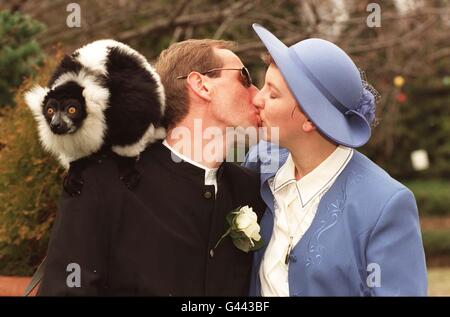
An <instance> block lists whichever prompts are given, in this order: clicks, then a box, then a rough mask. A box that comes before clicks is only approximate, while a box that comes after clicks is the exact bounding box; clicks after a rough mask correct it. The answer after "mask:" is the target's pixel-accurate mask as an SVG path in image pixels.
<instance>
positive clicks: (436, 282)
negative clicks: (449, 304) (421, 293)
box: [428, 267, 450, 296]
mask: <svg viewBox="0 0 450 317" xmlns="http://www.w3.org/2000/svg"><path fill="white" fill-rule="evenodd" d="M428 295H429V296H450V267H435V268H429V269H428Z"/></svg>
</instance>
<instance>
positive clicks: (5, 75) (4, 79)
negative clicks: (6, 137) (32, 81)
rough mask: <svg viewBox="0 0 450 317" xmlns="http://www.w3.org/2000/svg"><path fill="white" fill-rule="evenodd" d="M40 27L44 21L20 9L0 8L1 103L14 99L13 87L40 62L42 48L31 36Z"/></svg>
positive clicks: (34, 69)
mask: <svg viewBox="0 0 450 317" xmlns="http://www.w3.org/2000/svg"><path fill="white" fill-rule="evenodd" d="M43 29H44V26H43V24H41V23H39V22H37V21H35V20H33V19H31V18H30V17H27V16H24V15H22V14H21V13H18V12H14V13H11V12H9V11H0V74H1V76H0V107H2V106H5V105H11V104H13V103H14V100H13V96H14V89H16V88H17V87H18V86H19V85H20V83H21V82H22V80H23V78H24V77H28V76H29V75H31V74H33V73H35V72H36V65H39V64H41V63H42V58H43V54H42V51H41V49H40V47H39V44H38V43H37V42H36V41H35V40H34V39H33V38H34V37H35V36H36V35H37V34H38V33H39V32H41V31H42V30H43Z"/></svg>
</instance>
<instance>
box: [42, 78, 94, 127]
mask: <svg viewBox="0 0 450 317" xmlns="http://www.w3.org/2000/svg"><path fill="white" fill-rule="evenodd" d="M82 93H83V87H80V86H79V85H78V84H77V83H75V82H68V83H65V84H63V85H61V86H58V87H57V88H55V89H54V90H52V91H50V92H49V93H48V94H47V96H46V97H45V99H44V107H43V114H44V116H45V119H46V120H47V123H48V125H49V126H50V129H51V130H52V132H53V133H55V134H58V135H63V134H70V133H75V132H76V131H77V130H78V129H79V128H80V127H81V125H82V123H83V121H84V119H85V118H86V104H85V101H84V97H83V94H82Z"/></svg>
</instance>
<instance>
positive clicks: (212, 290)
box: [40, 40, 264, 296]
mask: <svg viewBox="0 0 450 317" xmlns="http://www.w3.org/2000/svg"><path fill="white" fill-rule="evenodd" d="M232 47H233V46H232V43H229V42H225V41H214V40H188V41H184V42H181V43H176V44H173V45H172V46H170V47H169V48H168V49H166V50H165V51H163V52H162V53H161V55H160V57H159V59H158V60H157V63H156V69H157V71H158V73H159V74H160V76H161V80H162V82H163V84H164V86H165V91H166V97H167V105H166V107H167V110H166V117H165V126H166V128H167V138H166V139H165V140H164V141H163V142H157V143H154V144H152V145H151V146H149V147H148V148H147V149H146V150H145V151H144V152H143V153H142V154H141V157H140V160H139V162H138V164H137V167H136V168H137V170H138V171H139V173H140V177H141V179H140V182H139V185H138V186H137V188H136V189H134V190H133V191H130V190H127V189H126V188H125V187H124V186H122V184H121V183H119V182H117V178H118V174H117V170H116V167H115V166H114V164H112V163H111V162H110V161H108V160H104V161H101V162H99V163H98V164H96V165H95V166H90V167H88V169H91V171H90V172H88V171H86V175H90V176H91V175H92V179H85V184H84V188H83V193H82V195H81V196H80V197H78V198H77V199H72V198H70V197H67V196H63V198H62V200H61V205H60V210H59V212H58V215H57V219H56V221H55V224H54V228H53V232H52V237H51V241H50V245H49V250H48V257H47V264H46V270H45V274H44V279H43V282H42V285H41V288H40V295H150V296H152V295H156V296H204V295H206V296H245V295H248V290H249V277H250V270H251V264H252V254H251V252H249V253H245V252H243V251H241V250H239V249H238V248H236V246H235V245H234V244H233V241H232V240H231V238H230V237H226V238H225V239H223V240H222V241H221V243H220V244H218V245H217V242H218V241H219V240H220V238H221V236H222V235H223V234H224V233H225V230H226V229H225V224H226V216H227V214H228V213H229V212H231V211H232V210H234V209H236V208H238V207H240V206H246V205H248V206H250V207H252V208H253V210H254V211H255V212H256V213H257V214H258V216H259V215H260V214H261V213H262V212H263V210H264V206H263V203H262V201H261V200H260V198H259V180H258V177H257V176H256V174H253V172H250V171H248V170H246V169H244V168H242V167H240V166H238V165H235V164H233V163H229V162H222V160H223V159H224V157H225V155H226V149H227V142H226V135H225V130H226V128H227V127H244V128H246V127H256V126H257V125H258V113H257V112H258V111H257V109H256V107H255V106H254V105H253V104H252V98H253V97H254V95H255V94H256V93H257V89H256V88H255V87H254V86H253V85H252V83H251V79H250V77H249V74H248V72H247V70H246V68H244V66H243V64H242V62H241V61H240V59H239V58H238V57H237V56H236V55H235V54H234V53H233V52H232V51H231V49H232ZM208 129H209V130H214V131H215V135H221V137H219V138H216V140H217V142H216V144H214V145H215V146H214V148H215V151H212V152H214V154H213V153H212V152H211V151H205V147H206V146H207V140H206V139H205V136H204V133H205V132H206V131H208ZM180 135H181V136H182V137H180ZM221 149H225V150H224V151H221ZM208 153H209V154H208ZM217 153H222V155H221V157H220V159H218V156H217ZM77 273H79V276H77V275H76V274H77ZM77 278H78V279H77Z"/></svg>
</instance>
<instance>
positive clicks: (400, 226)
mask: <svg viewBox="0 0 450 317" xmlns="http://www.w3.org/2000/svg"><path fill="white" fill-rule="evenodd" d="M253 28H254V30H255V31H256V33H257V34H258V36H259V37H260V39H261V40H262V42H263V43H264V45H265V46H266V48H267V49H268V51H269V54H270V60H269V68H268V70H267V73H266V78H265V84H264V87H263V88H262V89H261V91H260V92H259V93H258V94H257V95H256V96H255V98H254V103H255V104H256V105H257V107H258V108H259V110H260V116H261V121H262V124H263V128H265V130H266V133H265V140H266V141H268V142H264V141H262V142H261V143H260V144H259V146H257V147H255V148H253V149H251V150H250V152H249V153H248V155H247V158H246V163H245V165H246V166H247V167H250V168H253V169H258V170H259V171H260V173H261V186H262V188H261V194H262V196H263V199H264V201H265V202H266V204H267V206H268V207H267V210H266V213H265V215H264V217H263V219H262V221H261V230H262V237H263V239H264V241H265V242H266V245H265V247H264V248H262V249H261V250H259V251H258V252H257V253H256V254H255V259H254V260H255V261H254V266H253V273H252V284H251V295H257V296H259V295H262V296H371V295H372V296H376V295H382V296H383V295H384V296H392V295H426V292H427V275H426V266H425V257H424V251H423V245H422V239H421V234H420V227H419V220H418V212H417V207H416V203H415V199H414V196H413V194H412V193H411V192H410V191H409V190H408V189H407V188H406V187H405V186H403V185H402V184H400V183H399V182H397V181H396V180H394V179H393V178H391V177H390V176H389V175H388V174H387V173H386V172H385V171H384V170H382V169H381V168H380V167H379V166H377V165H376V164H374V163H373V162H372V161H370V160H369V159H368V158H367V157H365V156H364V155H363V154H361V153H359V152H358V151H356V150H354V148H357V147H359V146H362V145H364V144H365V143H366V142H367V141H368V140H369V138H370V134H371V132H370V123H371V122H372V121H373V119H374V114H375V96H374V94H373V93H372V92H371V90H370V89H369V88H368V85H367V84H365V82H364V81H363V80H362V79H361V75H360V73H359V71H358V68H357V67H356V66H355V64H354V63H353V61H352V60H351V59H350V57H348V55H347V54H346V53H345V52H344V51H342V50H341V49H340V48H339V47H337V46H336V45H334V44H333V43H330V42H328V41H325V40H321V39H308V40H304V41H301V42H298V43H296V44H295V45H293V46H291V47H289V48H288V47H287V46H285V45H284V44H283V43H282V42H281V41H279V40H278V39H277V38H276V37H275V36H274V35H273V34H271V33H270V32H269V31H268V30H266V29H265V28H263V27H262V26H259V25H257V24H254V25H253ZM269 142H270V143H269ZM274 161H275V162H276V163H278V164H274ZM273 166H278V168H276V169H273V168H270V167H273Z"/></svg>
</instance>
